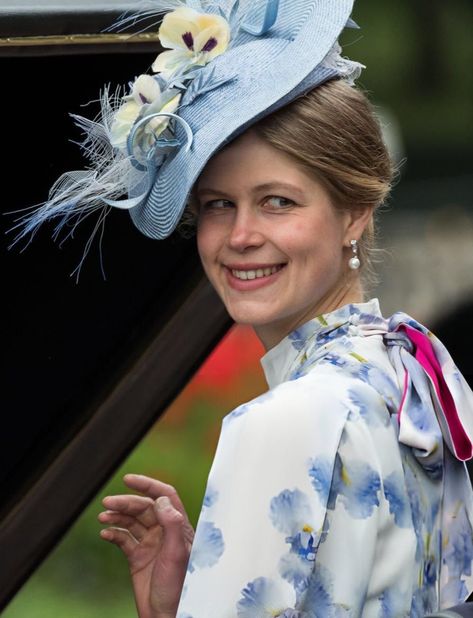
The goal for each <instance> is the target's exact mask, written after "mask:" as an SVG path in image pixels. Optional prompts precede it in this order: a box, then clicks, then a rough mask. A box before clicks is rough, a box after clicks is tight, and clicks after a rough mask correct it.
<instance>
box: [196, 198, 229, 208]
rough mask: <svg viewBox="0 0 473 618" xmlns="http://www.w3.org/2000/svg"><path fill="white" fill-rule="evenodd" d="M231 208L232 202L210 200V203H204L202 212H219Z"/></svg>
mask: <svg viewBox="0 0 473 618" xmlns="http://www.w3.org/2000/svg"><path fill="white" fill-rule="evenodd" d="M232 206H233V202H230V201H229V200H211V201H210V202H206V203H205V204H203V205H202V208H203V209H204V210H213V209H216V210H220V209H223V208H231V207H232Z"/></svg>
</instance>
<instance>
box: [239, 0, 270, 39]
mask: <svg viewBox="0 0 473 618" xmlns="http://www.w3.org/2000/svg"><path fill="white" fill-rule="evenodd" d="M278 11H279V0H267V1H266V7H265V11H264V16H263V23H261V24H260V25H257V24H255V23H253V22H252V19H253V20H254V19H255V17H254V16H252V15H250V16H249V17H247V18H246V19H245V21H244V22H243V23H242V24H241V26H240V28H241V29H242V30H244V31H245V32H247V33H248V34H252V35H253V36H261V35H262V34H266V32H268V30H269V29H270V28H271V27H272V26H273V25H274V23H275V22H276V19H277V17H278Z"/></svg>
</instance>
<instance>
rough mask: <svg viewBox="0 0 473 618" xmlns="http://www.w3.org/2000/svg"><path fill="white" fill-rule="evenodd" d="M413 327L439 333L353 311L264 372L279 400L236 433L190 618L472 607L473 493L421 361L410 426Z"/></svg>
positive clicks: (205, 525) (227, 450)
mask: <svg viewBox="0 0 473 618" xmlns="http://www.w3.org/2000/svg"><path fill="white" fill-rule="evenodd" d="M401 321H403V323H404V322H406V321H410V324H411V325H413V326H414V327H415V328H417V329H424V327H422V326H421V325H419V324H418V323H417V322H415V321H414V320H412V318H409V316H406V315H405V314H395V315H394V316H393V317H392V318H391V319H390V320H385V319H384V318H383V317H382V315H381V312H380V309H379V304H378V301H377V300H376V299H372V300H371V301H369V302H367V303H358V304H351V305H346V306H344V307H342V308H340V309H337V310H336V311H333V312H332V313H329V314H325V315H323V316H319V317H317V318H315V319H313V320H311V321H309V322H308V323H306V324H305V325H303V326H302V327H301V328H299V329H297V330H296V331H294V332H293V333H291V334H290V335H289V336H288V337H286V338H285V339H284V340H283V341H281V342H280V343H279V344H278V345H277V346H276V347H275V348H273V349H272V350H270V351H269V352H268V353H267V354H266V355H265V356H264V357H263V359H262V365H263V369H264V371H265V374H266V378H267V381H268V384H269V387H270V390H269V391H268V392H267V393H265V394H264V395H262V396H260V397H257V398H256V399H254V400H253V401H251V402H249V403H246V404H244V405H242V406H240V407H239V408H237V409H236V410H234V411H233V412H231V413H230V414H229V415H228V416H227V417H226V418H225V419H224V421H223V424H222V431H221V436H220V440H219V444H218V447H217V452H216V455H215V459H214V463H213V465H212V469H211V472H210V475H209V479H208V486H207V491H206V495H205V498H204V502H203V507H202V512H201V515H200V518H199V522H198V526H197V530H196V538H195V541H194V545H193V548H192V553H191V557H190V561H189V567H188V571H187V575H186V579H185V583H184V588H183V592H182V596H181V601H180V605H179V610H178V618H276V617H279V618H331V617H333V618H339V617H342V616H343V617H350V618H356V617H363V618H394V617H396V618H397V617H407V616H410V617H413V618H421V617H422V616H424V615H425V614H426V613H428V612H431V611H434V610H436V609H438V608H443V607H448V606H452V605H455V604H457V603H458V602H460V601H462V600H463V599H464V598H466V596H467V595H468V594H469V592H471V590H472V588H473V585H472V584H473V582H472V572H471V566H472V560H473V543H472V530H473V528H472V514H473V508H472V495H471V487H470V483H469V480H468V476H467V473H466V469H465V465H464V463H462V462H460V461H459V460H458V459H456V458H454V457H453V455H452V454H451V452H450V450H449V449H448V448H447V446H446V444H445V443H444V440H443V438H442V429H441V427H440V424H439V422H438V420H437V416H436V414H435V409H436V408H435V406H436V405H437V404H436V403H435V397H432V393H431V391H430V390H429V386H428V381H426V380H425V379H424V378H425V376H423V371H422V368H421V367H420V365H419V366H417V365H416V364H415V360H414V359H413V357H411V356H410V355H409V356H410V358H412V359H413V363H411V365H412V366H410V370H409V376H410V377H409V379H410V380H411V382H412V384H411V383H409V384H411V386H410V388H409V397H407V398H406V400H405V401H404V410H403V416H402V417H399V416H398V411H399V409H400V406H401V403H402V397H403V390H404V386H405V382H404V378H405V376H406V375H407V374H406V370H405V367H406V364H409V363H410V362H411V361H410V360H406V358H404V357H405V356H406V355H405V354H403V356H402V358H401V356H400V355H399V350H398V348H399V347H402V348H403V349H404V350H407V349H408V348H409V345H408V342H406V341H405V340H404V339H403V336H402V335H400V336H397V335H395V336H392V335H391V333H392V332H393V331H394V327H393V325H394V324H398V323H400V322H401ZM424 331H425V334H427V333H428V331H427V330H426V329H424ZM429 335H431V334H429ZM431 336H432V335H431ZM432 337H433V336H432ZM436 345H438V346H441V344H440V342H438V340H436ZM394 348H397V349H394ZM439 349H440V348H439ZM439 354H440V356H442V354H443V355H444V357H443V358H441V359H440V360H441V362H446V358H447V356H446V355H447V353H446V351H445V349H444V348H443V346H442V350H441V352H439ZM448 360H449V362H451V359H450V357H448ZM401 361H402V362H401ZM401 365H402V366H401ZM452 371H453V372H454V374H455V380H456V382H457V384H459V385H460V386H461V389H462V397H466V398H467V399H468V397H470V399H468V401H473V398H471V392H469V394H468V392H467V387H466V386H465V383H464V382H463V381H462V380H463V379H462V377H461V376H460V374H458V370H456V368H454V367H453V369H452ZM470 413H471V414H473V409H472V410H470ZM463 414H465V412H464V411H463Z"/></svg>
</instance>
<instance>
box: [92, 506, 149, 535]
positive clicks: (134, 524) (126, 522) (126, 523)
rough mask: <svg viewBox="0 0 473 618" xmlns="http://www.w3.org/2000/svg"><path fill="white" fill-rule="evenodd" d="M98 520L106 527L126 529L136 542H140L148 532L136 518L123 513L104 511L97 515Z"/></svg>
mask: <svg viewBox="0 0 473 618" xmlns="http://www.w3.org/2000/svg"><path fill="white" fill-rule="evenodd" d="M98 520H99V521H100V523H102V524H106V525H107V526H116V527H118V528H126V529H127V530H129V531H130V532H131V534H132V535H133V536H134V537H135V539H137V540H138V541H141V539H142V538H143V537H144V536H145V534H146V533H147V531H148V528H146V526H143V524H141V523H140V522H139V521H138V520H137V519H136V517H130V516H129V515H124V514H123V513H117V512H116V511H104V512H103V513H99V515H98Z"/></svg>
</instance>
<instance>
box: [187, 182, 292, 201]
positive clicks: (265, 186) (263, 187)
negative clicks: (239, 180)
mask: <svg viewBox="0 0 473 618" xmlns="http://www.w3.org/2000/svg"><path fill="white" fill-rule="evenodd" d="M278 189H282V190H285V191H292V192H296V193H298V194H299V195H303V192H302V191H301V190H300V189H299V187H298V186H297V185H292V184H288V183H285V182H278V181H275V182H264V183H262V184H259V185H255V186H254V187H251V191H252V193H258V192H261V191H275V190H278ZM202 193H212V194H213V195H221V196H222V197H227V198H229V199H230V198H231V196H230V194H229V193H226V192H225V191H222V190H220V189H218V188H217V187H200V188H199V189H197V195H200V194H202Z"/></svg>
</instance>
